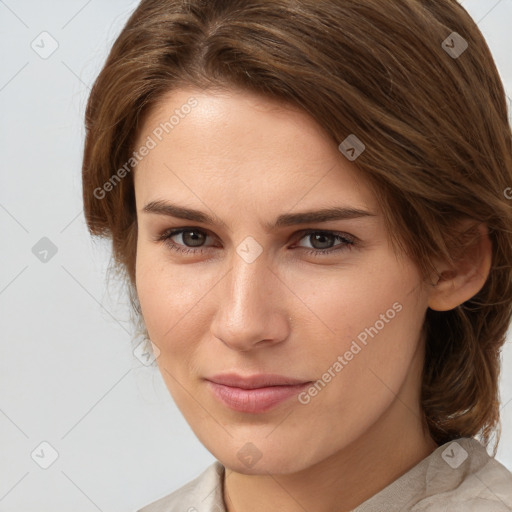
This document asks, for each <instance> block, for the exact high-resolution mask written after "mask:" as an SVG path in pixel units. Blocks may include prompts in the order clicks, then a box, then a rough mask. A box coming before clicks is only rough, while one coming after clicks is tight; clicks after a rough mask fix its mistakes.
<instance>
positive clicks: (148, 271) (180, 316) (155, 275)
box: [136, 248, 215, 358]
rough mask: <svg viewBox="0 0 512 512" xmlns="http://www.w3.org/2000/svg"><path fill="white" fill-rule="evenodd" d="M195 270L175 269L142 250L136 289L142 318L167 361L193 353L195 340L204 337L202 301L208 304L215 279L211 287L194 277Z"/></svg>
mask: <svg viewBox="0 0 512 512" xmlns="http://www.w3.org/2000/svg"><path fill="white" fill-rule="evenodd" d="M191 268H192V267H189V266H186V265H185V266H183V267H180V266H178V265H171V264H170V263H169V262H166V261H165V260H164V257H163V256H162V254H161V253H159V251H155V250H152V251H149V250H148V251H145V250H144V248H141V250H140V252H139V253H138V255H137V264H136V286H137V294H138V297H139V302H140V307H141V311H142V316H143V318H144V322H145V324H146V327H147V330H148V333H149V336H150V338H151V341H153V343H155V344H156V345H157V346H158V347H159V348H160V350H161V351H162V355H163V356H164V358H166V356H167V355H169V356H171V355H174V354H177V353H180V354H181V353H183V352H184V351H185V352H187V351H189V350H191V349H192V347H193V346H194V340H198V339H200V338H201V336H203V334H201V329H203V328H204V326H205V321H204V320H201V317H202V316H204V314H205V313H204V311H203V310H204V308H202V307H201V300H205V301H206V300H207V297H205V294H206V293H207V292H208V290H210V289H212V288H213V286H214V284H215V279H213V278H212V280H211V281H212V282H211V283H209V282H208V281H205V279H207V276H202V277H200V276H199V275H198V273H195V274H194V275H193V276H191V270H190V269H191Z"/></svg>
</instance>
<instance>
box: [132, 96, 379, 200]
mask: <svg viewBox="0 0 512 512" xmlns="http://www.w3.org/2000/svg"><path fill="white" fill-rule="evenodd" d="M149 139H152V141H153V143H154V144H151V145H152V146H153V145H154V147H153V149H151V151H149V153H148V154H147V156H145V157H144V158H143V159H142V160H141V161H140V162H139V163H138V165H137V168H136V172H135V183H136V192H137V189H138V191H139V195H140V194H141V193H142V194H143V195H144V196H145V197H148V198H149V196H150V195H151V194H154V193H155V192H156V191H157V190H158V191H159V193H160V194H161V195H163V196H164V197H161V198H162V199H163V198H165V195H166V194H167V195H168V194H174V193H177V190H183V189H184V188H187V186H188V188H189V191H188V194H187V196H189V195H190V193H191V192H192V193H193V192H197V193H199V192H200V193H201V195H203V196H204V195H205V194H206V195H208V194H216V198H217V200H218V199H219V197H221V196H222V197H226V198H227V195H229V194H230V193H233V192H236V194H237V195H238V196H239V198H240V200H241V202H242V204H243V203H244V201H250V202H253V201H254V200H255V199H256V198H257V197H259V198H260V199H262V200H265V199H266V201H267V203H268V204H271V203H279V202H280V201H284V202H286V203H287V205H288V206H289V207H290V208H291V207H292V204H293V201H294V200H295V202H298V201H301V202H302V203H303V202H304V201H305V200H306V196H308V197H311V198H314V199H315V201H317V200H318V199H319V198H324V199H325V201H326V202H327V203H330V204H336V203H339V202H345V203H346V202H350V203H351V205H352V206H358V207H366V208H371V209H373V210H376V209H377V205H376V202H375V198H374V197H373V194H372V192H371V190H370V188H369V187H368V182H367V181H366V180H364V179H363V177H362V175H361V172H360V171H359V169H358V168H357V167H356V166H355V164H354V163H352V162H349V161H348V160H347V159H346V158H345V157H344V156H343V155H342V154H341V153H340V152H339V150H338V145H337V144H336V142H335V141H333V139H332V138H331V137H329V135H328V134H327V133H326V132H325V131H324V130H323V128H322V127H321V126H320V125H319V124H318V123H317V122H316V121H315V120H314V119H313V118H312V117H311V116H309V115H308V114H307V113H306V112H303V111H302V110H300V109H298V108H297V107H294V106H293V107H292V106H289V105H288V104H283V103H278V102H277V101H276V100H272V99H269V98H265V97H262V96H259V95H254V94H252V93H249V92H243V91H235V90H232V91H223V92H218V91H216V92H212V91H202V90H197V89H178V90H175V91H172V92H169V93H167V94H165V95H164V96H162V98H161V99H160V101H159V102H158V103H157V104H156V105H155V106H153V108H152V109H151V110H150V111H149V112H148V113H147V114H146V116H145V119H144V122H143V124H142V127H141V130H140V132H139V136H138V141H137V144H136V147H139V146H141V145H142V144H144V142H145V141H148V140H149ZM180 182H181V183H180ZM284 196H286V197H287V198H288V199H285V198H284ZM151 199H153V198H151ZM245 204H247V203H245Z"/></svg>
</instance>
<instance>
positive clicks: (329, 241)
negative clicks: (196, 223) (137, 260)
mask: <svg viewBox="0 0 512 512" xmlns="http://www.w3.org/2000/svg"><path fill="white" fill-rule="evenodd" d="M299 234H300V235H302V236H300V238H299V240H303V239H306V240H307V239H309V240H310V243H311V244H312V249H311V250H305V253H306V254H310V255H313V256H323V255H328V254H333V253H336V252H339V251H343V250H347V249H349V250H350V249H351V248H352V247H354V246H356V244H357V239H356V238H355V237H354V236H352V235H349V234H346V233H337V232H333V231H319V230H312V229H311V230H307V231H302V232H300V233H299ZM175 237H181V239H182V242H183V243H177V242H176V241H174V240H173V238H175ZM208 237H209V235H208V233H207V232H206V231H204V230H203V229H199V228H193V227H191V228H179V229H170V230H167V231H165V232H164V233H162V234H161V235H160V236H159V237H158V238H157V239H156V240H157V241H159V242H163V243H165V245H166V246H167V247H168V248H169V249H171V250H172V251H176V252H179V253H182V254H202V253H203V252H205V251H206V250H207V249H208V247H210V246H206V247H205V246H204V245H203V244H204V243H205V240H206V239H207V238H208ZM336 241H338V242H339V243H338V244H335V242H336ZM296 247H299V248H301V249H307V247H304V246H301V245H297V246H296Z"/></svg>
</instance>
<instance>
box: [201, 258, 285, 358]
mask: <svg viewBox="0 0 512 512" xmlns="http://www.w3.org/2000/svg"><path fill="white" fill-rule="evenodd" d="M286 294H288V295H290V292H289V291H287V288H286V286H285V285H284V284H283V283H282V281H281V280H280V278H278V277H277V275H276V273H275V271H274V270H272V269H271V268H270V267H269V265H268V262H267V260H266V259H265V257H264V256H263V255H260V257H259V258H257V259H256V261H253V262H252V263H247V262H246V261H244V260H243V259H242V258H240V257H239V256H238V255H235V256H234V258H233V265H232V268H231V270H230V271H229V272H228V273H227V275H226V276H225V278H224V279H223V280H222V281H221V283H219V286H218V287H217V294H216V296H215V299H216V300H217V301H218V302H217V304H218V307H217V309H216V311H215V316H214V319H213V321H212V324H211V327H210V330H211V333H212V335H213V336H214V337H215V338H218V339H219V340H221V341H222V342H223V343H224V344H225V345H226V346H228V347H229V348H231V349H233V350H237V351H242V352H246V351H249V350H253V349H255V348H257V347H267V346H269V345H273V344H277V343H281V342H283V341H284V340H285V339H286V338H287V337H288V336H289V330H290V325H289V321H288V319H289V318H290V315H289V314H288V312H287V311H286V304H287V301H286Z"/></svg>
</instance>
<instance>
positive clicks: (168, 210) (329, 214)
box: [142, 201, 376, 231]
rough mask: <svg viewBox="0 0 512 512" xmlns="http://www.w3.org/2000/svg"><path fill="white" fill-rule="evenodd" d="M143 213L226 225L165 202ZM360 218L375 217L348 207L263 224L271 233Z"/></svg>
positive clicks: (152, 204) (287, 215)
mask: <svg viewBox="0 0 512 512" xmlns="http://www.w3.org/2000/svg"><path fill="white" fill-rule="evenodd" d="M142 212H144V213H153V214H157V215H165V216H168V217H176V218H178V219H186V220H190V221H194V222H200V223H202V224H209V225H215V224H218V225H221V226H224V227H227V226H226V223H225V222H223V221H222V220H220V219H219V218H218V217H216V216H215V215H212V216H210V215H208V214H207V213H204V212H201V211H199V210H194V209H191V208H185V207H183V206H178V205H175V204H171V203H168V202H166V201H151V202H150V203H148V204H146V206H144V208H143V209H142ZM361 217H376V214H375V213H372V212H370V211H367V210H361V209H359V208H353V207H350V206H337V207H333V208H323V209H320V210H311V211H306V212H298V213H285V214H283V215H280V216H279V217H278V218H277V220H276V221H275V222H273V223H267V224H265V226H264V227H265V228H266V229H267V230H268V231H272V230H275V229H278V228H281V227H285V226H294V225H297V224H309V223H318V222H329V221H333V220H346V219H357V218H361Z"/></svg>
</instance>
